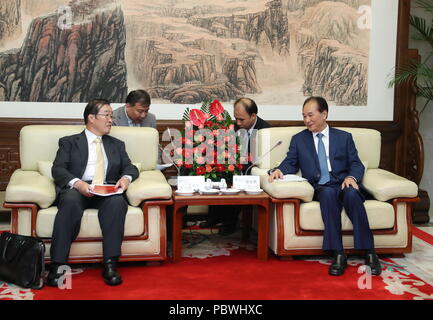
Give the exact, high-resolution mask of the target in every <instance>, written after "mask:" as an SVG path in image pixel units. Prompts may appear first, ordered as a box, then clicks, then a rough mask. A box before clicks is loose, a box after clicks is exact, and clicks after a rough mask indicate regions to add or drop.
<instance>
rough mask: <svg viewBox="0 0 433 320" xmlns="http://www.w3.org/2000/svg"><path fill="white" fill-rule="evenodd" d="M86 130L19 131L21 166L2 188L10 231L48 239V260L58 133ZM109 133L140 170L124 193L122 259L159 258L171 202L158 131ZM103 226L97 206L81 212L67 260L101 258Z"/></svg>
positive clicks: (118, 129)
mask: <svg viewBox="0 0 433 320" xmlns="http://www.w3.org/2000/svg"><path fill="white" fill-rule="evenodd" d="M82 130H84V126H73V125H32V126H26V127H23V128H22V130H21V132H20V161H21V168H20V169H18V170H16V171H15V172H14V173H13V174H12V176H11V179H10V181H9V184H8V186H7V188H6V194H5V203H4V206H5V207H8V208H11V209H12V223H11V228H12V232H14V233H18V234H22V235H32V236H38V237H40V238H42V239H43V240H44V242H45V243H46V248H47V250H46V261H49V260H50V256H49V252H50V250H49V249H50V238H51V236H52V231H53V224H54V219H55V216H56V213H57V207H55V206H53V202H54V200H55V189H54V187H55V186H54V182H53V180H52V177H51V166H52V162H53V160H54V158H55V155H56V152H57V149H58V140H59V138H61V137H63V136H67V135H71V134H75V133H79V132H81V131H82ZM110 135H112V136H114V137H116V138H119V139H121V140H122V141H124V142H125V146H126V151H127V153H128V155H129V157H130V159H131V161H132V163H134V164H135V165H136V166H137V167H138V169H139V171H140V176H139V178H138V179H136V180H135V181H133V182H132V183H131V185H130V187H129V188H128V190H127V192H126V196H127V199H128V202H129V208H128V212H127V215H126V222H125V238H124V241H123V244H122V256H121V258H120V261H138V260H150V261H162V260H165V259H166V257H167V253H166V247H167V235H166V206H167V205H170V204H171V203H172V201H171V187H170V185H169V184H168V183H167V181H166V179H165V177H164V175H163V174H162V173H161V172H160V171H158V170H156V169H155V168H156V162H157V156H158V139H159V138H158V131H157V130H156V129H153V128H129V127H113V128H112V129H111V133H110ZM101 237H102V233H101V229H100V226H99V221H98V216H97V209H87V210H85V212H84V215H83V218H82V221H81V229H80V233H79V235H78V238H77V240H76V241H74V242H73V244H72V247H71V251H70V256H69V262H98V261H101V260H102V242H101Z"/></svg>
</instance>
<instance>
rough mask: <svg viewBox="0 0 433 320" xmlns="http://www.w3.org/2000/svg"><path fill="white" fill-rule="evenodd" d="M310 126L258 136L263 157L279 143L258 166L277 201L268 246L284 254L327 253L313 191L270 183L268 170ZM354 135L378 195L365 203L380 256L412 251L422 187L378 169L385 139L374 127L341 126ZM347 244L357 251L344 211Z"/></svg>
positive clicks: (372, 188) (266, 131)
mask: <svg viewBox="0 0 433 320" xmlns="http://www.w3.org/2000/svg"><path fill="white" fill-rule="evenodd" d="M304 129H305V127H280V128H269V129H262V130H260V131H259V132H258V138H257V149H258V156H260V155H261V154H264V153H265V152H266V151H268V150H269V149H270V147H272V146H273V145H275V143H277V142H278V141H280V140H281V141H283V144H282V145H281V146H279V147H278V148H276V149H274V150H273V151H272V152H271V153H270V154H269V155H268V156H265V157H264V159H263V160H262V161H261V162H260V163H259V164H258V165H257V167H254V168H253V170H252V174H255V175H260V181H261V187H262V188H263V189H264V190H265V191H266V192H267V193H268V194H269V195H270V196H271V197H272V203H273V204H272V208H271V222H270V226H271V227H270V242H269V246H270V247H271V249H272V250H273V251H274V252H275V254H277V255H279V256H293V255H310V254H323V253H324V252H323V251H322V250H321V248H322V241H323V228H324V226H323V222H322V217H321V213H320V207H319V203H318V202H317V201H312V199H313V194H314V190H313V187H312V186H311V185H310V184H309V183H308V182H306V181H303V182H283V181H277V182H273V183H269V182H268V180H267V178H268V175H267V170H269V169H270V168H274V167H276V166H278V165H279V164H280V162H281V161H282V160H283V159H284V158H285V156H286V153H287V151H288V148H289V144H290V140H291V138H292V136H293V135H295V134H296V133H298V132H300V131H301V130H304ZM339 129H342V130H345V131H348V132H350V133H351V134H352V136H353V138H354V141H355V145H356V148H357V149H358V154H359V157H360V159H361V161H362V162H363V164H364V166H365V167H366V172H365V175H364V178H363V181H362V183H363V184H364V186H365V187H366V188H367V190H368V191H369V192H370V193H371V194H372V195H373V196H374V198H375V199H374V200H367V201H365V207H366V210H367V215H368V219H369V223H370V228H371V229H372V230H373V235H374V242H375V246H376V251H377V252H378V253H389V254H403V253H405V252H410V251H411V249H412V233H411V228H410V226H411V205H412V203H413V202H416V201H417V200H418V199H417V198H416V197H417V194H418V187H417V185H416V184H415V183H414V182H411V181H409V180H407V179H405V178H403V177H400V176H398V175H396V174H393V173H391V172H388V171H386V170H383V169H379V162H380V148H381V137H380V132H378V131H376V130H372V129H358V128H339ZM298 175H300V173H298ZM341 219H342V227H343V245H344V247H345V248H346V249H349V250H348V251H349V252H350V251H351V250H350V249H352V248H353V236H352V230H353V226H352V224H351V222H350V220H349V218H348V217H347V215H346V213H345V211H344V209H343V213H342V217H341Z"/></svg>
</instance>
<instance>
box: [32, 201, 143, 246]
mask: <svg viewBox="0 0 433 320" xmlns="http://www.w3.org/2000/svg"><path fill="white" fill-rule="evenodd" d="M56 214H57V207H54V206H53V207H50V208H48V209H42V210H39V212H38V218H37V220H36V235H37V236H38V237H42V238H51V237H52V234H53V226H54V219H55V218H56ZM143 232H144V220H143V213H142V211H141V209H140V208H137V207H132V206H128V212H127V214H126V220H125V236H139V235H141V234H143ZM78 238H102V231H101V227H100V226H99V220H98V210H97V209H86V210H84V214H83V218H82V219H81V227H80V233H79V234H78Z"/></svg>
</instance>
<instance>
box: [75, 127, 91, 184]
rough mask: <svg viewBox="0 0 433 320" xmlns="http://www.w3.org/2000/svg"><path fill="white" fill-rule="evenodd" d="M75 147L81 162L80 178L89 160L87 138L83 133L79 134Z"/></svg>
mask: <svg viewBox="0 0 433 320" xmlns="http://www.w3.org/2000/svg"><path fill="white" fill-rule="evenodd" d="M77 147H78V150H79V152H80V160H81V165H80V168H82V169H81V172H80V176H81V177H82V176H83V174H84V171H85V170H86V167H87V161H88V159H89V147H88V142H87V137H86V134H85V132H84V131H83V132H81V133H80V134H79V135H78V137H77Z"/></svg>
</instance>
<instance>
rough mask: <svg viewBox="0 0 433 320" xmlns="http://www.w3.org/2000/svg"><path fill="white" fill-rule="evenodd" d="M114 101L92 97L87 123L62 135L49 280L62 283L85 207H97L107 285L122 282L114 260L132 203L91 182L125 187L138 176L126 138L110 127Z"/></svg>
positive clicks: (55, 173)
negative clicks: (103, 191)
mask: <svg viewBox="0 0 433 320" xmlns="http://www.w3.org/2000/svg"><path fill="white" fill-rule="evenodd" d="M112 117H113V113H112V109H111V106H110V102H109V101H107V100H104V99H98V100H93V101H91V102H89V103H88V104H87V106H86V108H85V110H84V122H85V125H86V129H85V130H84V131H83V132H81V133H80V134H75V135H72V136H67V137H63V138H61V139H60V140H59V149H58V151H57V154H56V158H55V160H54V163H53V167H52V175H53V178H54V181H55V184H56V193H57V198H56V202H57V206H58V212H57V215H56V218H55V221H54V229H53V237H52V243H51V252H50V253H51V259H52V265H51V269H50V273H49V275H48V278H47V285H49V286H58V281H59V279H60V277H61V276H62V275H63V273H62V272H60V270H62V269H63V268H60V267H61V266H62V265H65V264H66V262H67V260H68V256H69V251H70V248H71V244H72V241H74V240H75V239H76V238H77V236H78V233H79V231H80V225H81V218H82V216H83V211H84V210H85V209H87V208H97V209H98V218H99V224H100V226H101V229H102V235H103V252H104V260H103V273H102V276H103V278H104V280H105V282H106V283H107V284H108V285H119V284H121V283H122V278H121V277H120V275H119V273H118V271H117V267H116V262H117V259H118V257H119V256H120V255H121V245H122V240H123V235H124V224H125V218H126V213H127V210H128V203H127V200H126V198H125V193H122V194H116V195H112V196H108V197H102V196H96V195H94V194H93V193H91V191H93V185H96V184H104V183H108V184H115V186H116V188H117V187H120V188H122V189H123V190H124V191H126V189H128V186H129V184H130V183H131V182H132V181H133V180H135V179H136V178H137V177H138V175H139V173H138V169H137V168H136V167H135V166H134V165H133V164H131V161H130V159H129V157H128V154H127V153H126V150H125V144H124V142H122V141H120V140H118V139H116V138H114V137H111V136H109V135H108V133H109V132H110V130H111V126H112V122H113V121H112Z"/></svg>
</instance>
